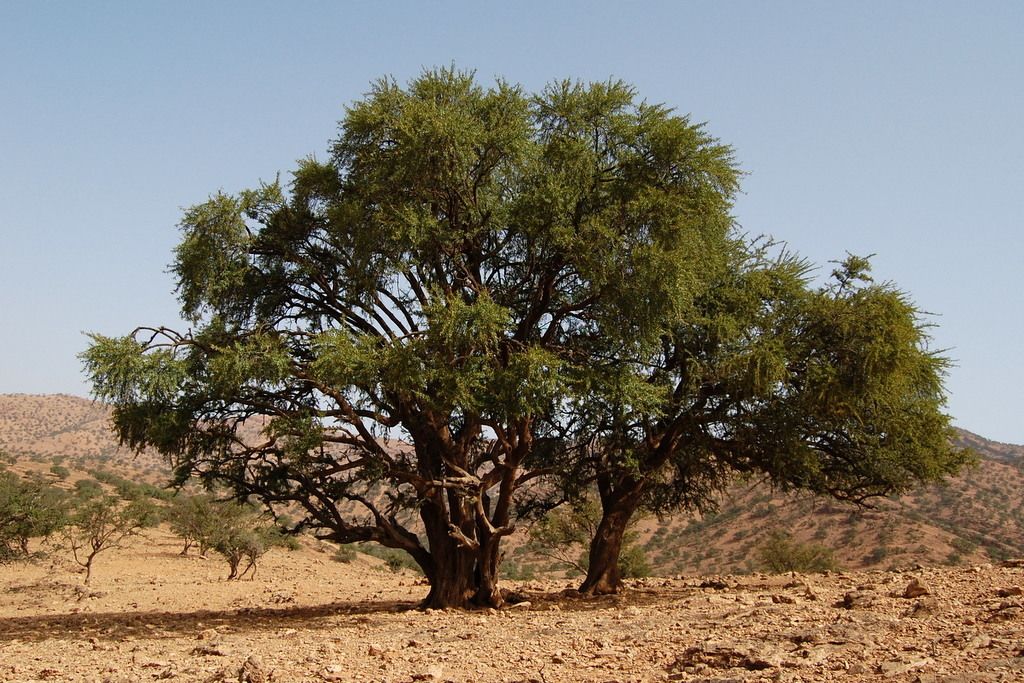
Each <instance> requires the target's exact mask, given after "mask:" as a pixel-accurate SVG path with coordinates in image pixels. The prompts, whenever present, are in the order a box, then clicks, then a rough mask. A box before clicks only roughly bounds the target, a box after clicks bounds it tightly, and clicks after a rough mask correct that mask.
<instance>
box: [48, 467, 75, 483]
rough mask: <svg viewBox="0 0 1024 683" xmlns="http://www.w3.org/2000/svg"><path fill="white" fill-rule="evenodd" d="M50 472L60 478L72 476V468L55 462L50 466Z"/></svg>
mask: <svg viewBox="0 0 1024 683" xmlns="http://www.w3.org/2000/svg"><path fill="white" fill-rule="evenodd" d="M50 473H51V474H53V475H54V476H55V477H57V478H58V479H67V478H68V477H70V476H71V470H69V469H68V468H67V467H64V466H63V465H58V464H53V465H51V466H50Z"/></svg>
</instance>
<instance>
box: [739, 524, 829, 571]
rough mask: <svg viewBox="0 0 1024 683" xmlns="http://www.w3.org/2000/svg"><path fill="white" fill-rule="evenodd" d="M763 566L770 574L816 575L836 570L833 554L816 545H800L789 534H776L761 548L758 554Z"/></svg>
mask: <svg viewBox="0 0 1024 683" xmlns="http://www.w3.org/2000/svg"><path fill="white" fill-rule="evenodd" d="M758 555H759V559H760V562H761V566H762V567H763V568H764V569H765V570H766V571H768V572H770V573H774V574H782V573H785V572H803V573H815V572H825V571H830V570H834V569H836V567H837V565H836V561H835V558H834V556H833V553H832V551H831V550H829V549H828V548H826V547H824V546H821V545H817V544H814V543H800V542H798V541H795V540H793V538H792V537H791V536H790V535H789V534H785V533H781V532H776V533H773V534H772V535H771V536H770V537H769V538H768V540H767V541H766V542H765V543H764V545H762V546H761V549H760V551H759V553H758Z"/></svg>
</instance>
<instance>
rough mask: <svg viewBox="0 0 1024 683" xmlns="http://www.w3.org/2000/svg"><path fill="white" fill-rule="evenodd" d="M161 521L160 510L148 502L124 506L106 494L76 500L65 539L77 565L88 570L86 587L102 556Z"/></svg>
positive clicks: (137, 502)
mask: <svg viewBox="0 0 1024 683" xmlns="http://www.w3.org/2000/svg"><path fill="white" fill-rule="evenodd" d="M158 521H159V515H158V513H157V509H156V507H155V506H154V505H153V503H151V502H150V501H148V500H143V499H139V500H133V501H130V502H125V501H123V500H121V499H119V498H117V497H115V496H110V495H106V494H100V495H93V496H89V497H86V498H78V499H76V500H75V501H74V504H73V508H72V511H71V514H70V515H69V517H68V525H67V526H66V527H65V528H64V536H65V539H66V541H67V544H68V546H69V547H70V548H71V552H72V555H73V557H74V559H75V562H77V563H78V564H79V565H81V567H82V568H83V569H85V583H87V584H88V583H89V581H90V580H91V578H92V568H93V562H94V561H95V559H96V556H97V555H98V554H99V553H101V552H103V551H106V550H110V549H113V548H119V547H121V545H122V544H123V543H124V542H125V540H127V539H128V538H130V537H132V536H137V535H139V534H140V533H141V532H142V530H143V529H146V528H148V527H151V526H154V525H155V524H156V523H157V522H158Z"/></svg>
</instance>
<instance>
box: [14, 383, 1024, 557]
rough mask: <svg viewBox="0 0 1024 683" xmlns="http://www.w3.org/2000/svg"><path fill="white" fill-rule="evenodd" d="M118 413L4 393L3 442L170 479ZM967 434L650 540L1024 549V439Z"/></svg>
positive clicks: (758, 490)
mask: <svg viewBox="0 0 1024 683" xmlns="http://www.w3.org/2000/svg"><path fill="white" fill-rule="evenodd" d="M109 417H110V412H109V409H108V408H107V407H106V406H104V405H102V404H99V403H95V402H93V401H89V400H87V399H83V398H78V397H75V396H67V395H50V396H36V395H26V394H6V395H3V394H0V451H6V452H7V453H9V454H11V455H15V456H17V457H18V458H19V459H20V460H24V461H26V462H29V463H36V464H35V465H34V466H33V467H34V468H35V469H40V468H41V467H43V466H47V467H48V466H49V465H50V463H52V462H53V461H54V460H55V459H56V460H57V461H59V462H61V463H62V464H63V465H64V466H66V467H69V468H71V469H73V470H78V471H80V472H86V471H88V470H90V469H95V468H107V469H114V470H116V471H117V472H118V473H119V474H120V475H121V476H125V477H135V478H138V479H142V480H146V481H150V482H154V481H166V479H167V477H168V475H169V470H168V467H167V465H166V464H165V463H164V462H163V461H162V460H161V459H160V458H159V457H158V456H156V455H150V454H144V455H142V456H139V457H134V456H133V454H131V453H129V452H127V451H126V450H125V449H122V448H119V447H118V443H117V439H116V438H115V437H114V436H113V434H111V432H110V428H109ZM958 440H959V443H960V445H963V446H967V447H969V448H972V449H974V450H975V451H976V452H977V453H978V455H979V463H978V465H977V466H976V467H974V468H971V469H969V470H967V471H966V472H964V473H962V474H961V475H960V476H958V477H956V478H954V479H952V480H951V481H949V482H948V483H947V484H945V485H941V486H931V487H927V488H924V489H920V490H917V491H915V492H913V493H912V494H910V495H907V496H904V497H903V498H901V499H899V500H883V501H880V502H879V503H878V505H877V506H876V508H875V509H871V510H861V509H857V508H854V507H851V506H847V505H843V504H840V503H836V502H834V501H830V500H825V499H820V498H814V497H810V496H807V495H782V494H779V493H777V492H773V491H772V490H771V489H770V488H769V487H767V486H765V485H763V484H758V483H755V482H744V483H740V484H737V485H736V486H735V487H733V488H732V489H731V490H730V491H729V492H728V493H727V495H725V496H724V497H723V498H722V501H721V505H720V509H719V511H718V512H717V513H716V514H713V515H707V516H705V517H703V518H699V517H695V516H692V515H673V516H670V517H666V518H664V519H661V520H658V519H654V518H651V519H647V520H643V521H641V522H640V524H639V525H638V529H639V532H640V541H641V543H642V544H643V546H644V547H645V550H646V552H647V556H648V559H649V561H650V562H651V564H652V565H653V567H654V569H655V571H656V572H657V573H661V574H676V573H703V574H708V573H727V572H738V571H749V570H752V569H756V568H757V567H758V555H759V550H760V548H762V547H763V546H764V545H765V543H766V542H767V541H768V539H769V538H770V537H771V535H772V534H773V533H775V532H779V531H781V532H785V533H788V534H790V535H791V536H792V537H793V539H794V540H796V541H797V542H801V543H808V544H817V545H821V546H824V547H826V548H829V549H831V550H833V551H834V553H835V557H836V560H837V562H838V564H839V565H840V566H841V567H845V568H849V569H863V568H872V567H877V568H883V569H887V568H890V567H904V566H910V565H913V564H917V563H920V564H925V565H935V564H978V563H983V562H989V561H997V560H1001V559H1004V558H1007V557H1024V495H1022V494H1024V446H1017V445H1012V444H1004V443H998V442H995V441H989V440H987V439H985V438H983V437H981V436H978V435H977V434H973V433H971V432H968V431H964V430H959V431H958ZM518 547H521V546H520V544H519V543H513V544H512V545H511V546H510V552H511V555H510V559H513V560H514V561H515V562H516V563H518V564H521V565H528V564H532V565H534V566H536V567H538V568H543V563H542V562H541V561H540V560H539V559H538V558H534V557H530V556H528V555H524V554H523V551H522V550H518V549H517V548H518Z"/></svg>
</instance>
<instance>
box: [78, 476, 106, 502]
mask: <svg viewBox="0 0 1024 683" xmlns="http://www.w3.org/2000/svg"><path fill="white" fill-rule="evenodd" d="M102 493H103V487H102V486H100V483H99V482H98V481H96V480H95V479H79V480H78V481H76V482H75V495H76V496H77V497H78V498H94V497H96V496H99V495H101V494H102Z"/></svg>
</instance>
